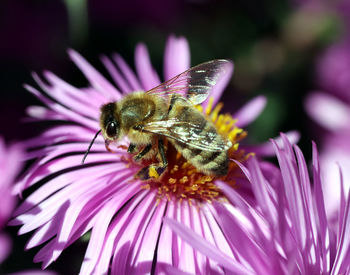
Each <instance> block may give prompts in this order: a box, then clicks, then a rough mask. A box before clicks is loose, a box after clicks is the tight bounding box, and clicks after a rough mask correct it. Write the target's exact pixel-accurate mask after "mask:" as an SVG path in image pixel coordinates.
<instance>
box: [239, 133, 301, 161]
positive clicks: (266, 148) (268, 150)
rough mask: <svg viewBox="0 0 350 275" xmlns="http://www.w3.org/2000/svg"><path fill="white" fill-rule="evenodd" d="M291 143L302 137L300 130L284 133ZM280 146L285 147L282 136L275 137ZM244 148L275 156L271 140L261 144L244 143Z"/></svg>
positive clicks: (265, 155) (258, 153) (259, 153)
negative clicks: (248, 144)
mask: <svg viewBox="0 0 350 275" xmlns="http://www.w3.org/2000/svg"><path fill="white" fill-rule="evenodd" d="M284 135H285V136H286V137H287V139H288V140H289V142H290V143H291V144H296V143H298V141H299V139H300V133H299V132H298V131H289V132H287V133H285V134H284ZM273 140H274V141H275V142H276V143H277V144H278V146H279V147H280V148H282V147H283V142H282V138H281V137H280V136H278V137H275V138H273ZM241 147H242V148H244V150H246V151H247V152H254V153H255V154H256V155H258V156H260V157H271V156H275V151H274V148H273V145H272V143H271V142H269V141H268V142H265V143H262V144H260V145H250V146H247V145H242V146H241Z"/></svg>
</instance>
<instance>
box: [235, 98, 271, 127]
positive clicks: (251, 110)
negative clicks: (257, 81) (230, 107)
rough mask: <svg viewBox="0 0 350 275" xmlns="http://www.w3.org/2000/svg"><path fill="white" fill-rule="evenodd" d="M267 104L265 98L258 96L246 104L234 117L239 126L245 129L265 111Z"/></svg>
mask: <svg viewBox="0 0 350 275" xmlns="http://www.w3.org/2000/svg"><path fill="white" fill-rule="evenodd" d="M266 102H267V100H266V97H265V96H258V97H255V98H253V99H252V100H251V101H249V102H248V103H246V104H245V105H244V106H243V107H242V108H241V109H240V110H238V111H237V112H236V113H235V114H234V115H233V117H234V118H235V119H237V126H238V127H245V126H247V125H248V124H250V123H252V122H253V121H254V120H255V119H256V118H257V117H258V116H259V115H260V114H261V112H262V111H263V110H264V108H265V106H266Z"/></svg>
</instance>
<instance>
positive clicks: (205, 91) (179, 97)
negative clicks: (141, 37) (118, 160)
mask: <svg viewBox="0 0 350 275" xmlns="http://www.w3.org/2000/svg"><path fill="white" fill-rule="evenodd" d="M230 67H231V62H230V61H228V60H224V59H218V60H213V61H209V62H206V63H202V64H200V65H197V66H195V67H192V68H190V69H189V70H187V71H185V72H183V73H181V74H179V75H177V76H175V77H174V78H172V79H170V80H168V81H166V82H164V83H162V84H160V85H159V86H157V87H155V88H153V89H151V90H149V91H146V92H134V93H131V94H128V95H126V96H125V97H123V98H122V99H121V100H120V101H117V102H110V103H107V104H105V105H103V106H102V107H101V116H100V127H101V131H102V135H103V137H104V139H105V143H106V148H107V149H108V150H109V145H110V143H112V142H116V141H117V140H118V139H120V138H121V137H124V136H127V137H128V139H129V141H130V145H129V148H128V152H129V153H134V152H135V151H137V154H136V155H135V157H134V159H135V160H140V159H147V158H151V157H153V156H154V154H155V153H157V152H159V155H160V163H155V164H151V165H150V167H145V168H144V169H143V170H144V171H146V170H147V171H148V169H149V168H151V167H153V168H155V169H156V171H164V170H165V169H166V167H167V164H168V162H167V159H166V152H165V147H164V140H165V139H167V140H168V142H170V143H171V144H172V145H173V146H174V147H175V148H176V150H177V151H178V152H180V153H181V154H182V156H183V157H184V158H185V159H186V160H188V161H189V162H190V163H191V164H193V165H194V166H195V167H196V168H197V169H198V170H199V171H201V172H203V173H205V174H208V175H216V176H222V175H226V174H227V171H228V162H229V159H228V156H227V150H228V149H229V148H230V147H231V146H232V143H231V142H230V141H229V140H227V139H225V138H224V137H223V136H221V135H220V134H219V133H218V132H217V131H216V129H215V127H214V125H213V124H212V123H211V122H209V121H208V120H207V119H206V118H205V117H204V115H203V114H202V113H201V112H200V111H198V110H197V109H196V108H195V107H194V106H195V105H197V104H200V103H202V102H203V101H204V100H205V99H206V98H207V97H208V95H209V93H210V92H211V90H212V88H213V87H214V86H215V85H216V84H217V83H218V82H219V81H220V80H221V79H222V77H223V76H224V75H225V74H226V72H227V71H228V69H229V68H230ZM96 136H97V134H96ZM91 145H92V143H91V144H90V146H89V149H90V148H91ZM89 149H88V151H89ZM88 151H87V153H88ZM87 153H86V154H85V156H86V155H87ZM84 159H85V157H84Z"/></svg>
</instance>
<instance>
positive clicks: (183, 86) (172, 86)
mask: <svg viewBox="0 0 350 275" xmlns="http://www.w3.org/2000/svg"><path fill="white" fill-rule="evenodd" d="M231 64H232V63H231V61H229V60H225V59H216V60H212V61H208V62H205V63H202V64H199V65H197V66H194V67H192V68H190V69H188V70H187V71H185V72H183V73H181V74H179V75H177V76H175V77H173V78H172V79H170V80H168V81H166V82H163V83H162V84H160V85H159V86H157V87H155V88H153V89H151V90H149V91H147V92H146V93H147V94H151V95H159V96H163V97H170V96H171V95H172V94H174V93H175V94H179V95H182V96H183V97H185V98H187V99H188V100H189V101H190V102H191V103H192V104H193V105H197V104H200V103H202V102H203V101H204V100H205V99H206V98H207V97H208V95H209V93H210V92H211V90H212V88H213V87H214V86H215V85H216V84H217V83H218V82H219V81H220V79H221V78H222V77H223V76H224V75H225V73H227V72H228V71H229V69H230V67H231Z"/></svg>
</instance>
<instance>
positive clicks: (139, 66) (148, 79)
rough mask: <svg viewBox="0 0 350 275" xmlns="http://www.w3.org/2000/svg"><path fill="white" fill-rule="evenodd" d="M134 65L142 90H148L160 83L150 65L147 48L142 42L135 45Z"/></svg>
mask: <svg viewBox="0 0 350 275" xmlns="http://www.w3.org/2000/svg"><path fill="white" fill-rule="evenodd" d="M135 66H136V71H137V75H138V77H139V79H140V81H141V83H142V87H143V90H145V91H148V90H150V89H152V88H154V87H156V86H158V85H159V84H160V80H159V77H158V75H157V72H156V71H155V70H154V69H153V67H152V64H151V60H150V58H149V54H148V51H147V48H146V46H145V45H144V44H142V43H141V44H138V45H137V46H136V50H135Z"/></svg>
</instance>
